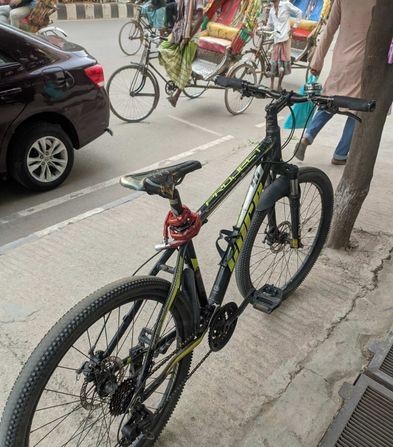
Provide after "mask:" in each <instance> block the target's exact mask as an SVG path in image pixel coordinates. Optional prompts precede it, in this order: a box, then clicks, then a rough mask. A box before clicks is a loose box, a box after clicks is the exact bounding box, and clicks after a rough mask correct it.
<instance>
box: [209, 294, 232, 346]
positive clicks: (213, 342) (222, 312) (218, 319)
mask: <svg viewBox="0 0 393 447" xmlns="http://www.w3.org/2000/svg"><path fill="white" fill-rule="evenodd" d="M237 309H238V307H237V304H236V303H233V302H231V303H227V304H225V305H224V306H222V307H221V308H220V309H219V310H218V311H217V312H216V313H215V315H214V317H213V319H212V321H211V323H210V328H209V336H208V342H209V347H210V349H211V350H212V351H215V352H216V351H219V350H220V349H222V348H223V347H224V346H225V345H226V344H227V343H228V341H229V340H230V339H231V337H232V334H233V332H234V331H235V328H236V324H237V318H236V319H235V320H234V321H233V322H232V323H231V324H229V320H230V319H231V318H232V317H233V316H234V315H235V314H236V312H237Z"/></svg>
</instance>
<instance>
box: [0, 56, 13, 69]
mask: <svg viewBox="0 0 393 447" xmlns="http://www.w3.org/2000/svg"><path fill="white" fill-rule="evenodd" d="M13 62H15V61H13V60H12V59H11V58H9V57H8V56H6V55H5V54H2V53H0V67H2V66H3V65H8V64H12V63H13Z"/></svg>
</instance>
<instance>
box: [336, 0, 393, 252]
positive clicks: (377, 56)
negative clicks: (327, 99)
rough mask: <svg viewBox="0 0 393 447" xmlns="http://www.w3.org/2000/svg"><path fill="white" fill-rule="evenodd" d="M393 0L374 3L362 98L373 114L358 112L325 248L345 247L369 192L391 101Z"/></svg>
mask: <svg viewBox="0 0 393 447" xmlns="http://www.w3.org/2000/svg"><path fill="white" fill-rule="evenodd" d="M392 12H393V0H377V1H376V5H375V6H374V9H373V14H372V21H371V25H370V28H369V30H368V34H367V43H366V50H365V59H364V66H363V72H362V97H363V98H366V99H375V100H376V101H377V107H376V109H375V111H374V112H373V113H361V114H360V115H359V116H360V118H361V119H362V124H360V125H357V126H356V129H355V132H354V136H353V139H352V144H351V150H350V152H349V155H348V160H347V164H346V166H345V169H344V172H343V176H342V178H341V181H340V183H339V185H338V187H337V190H336V195H335V205H334V213H333V221H332V225H331V230H330V235H329V239H328V244H327V245H328V247H331V248H336V249H337V248H346V247H347V246H348V245H349V239H350V236H351V233H352V229H353V226H354V224H355V221H356V219H357V217H358V214H359V212H360V209H361V207H362V205H363V202H364V200H365V198H366V197H367V194H368V192H369V189H370V183H371V180H372V177H373V173H374V165H375V161H376V158H377V154H378V149H379V144H380V141H381V136H382V131H383V127H384V124H385V121H386V116H387V113H388V110H389V107H390V106H391V105H392V101H393V65H389V64H388V63H387V60H388V51H389V47H390V43H391V41H392V36H393V18H392Z"/></svg>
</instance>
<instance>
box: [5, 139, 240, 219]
mask: <svg viewBox="0 0 393 447" xmlns="http://www.w3.org/2000/svg"><path fill="white" fill-rule="evenodd" d="M234 138H235V137H234V136H232V135H226V136H223V137H221V138H218V139H217V140H213V141H210V142H209V143H205V144H202V145H200V146H197V147H195V148H193V149H190V150H189V151H186V152H182V153H181V154H177V155H174V156H172V157H169V158H167V159H166V160H161V161H159V162H156V163H153V164H151V165H150V166H146V167H144V168H142V169H139V170H138V171H137V172H143V171H150V170H151V169H157V168H159V167H160V166H164V165H167V164H169V163H171V162H174V161H177V160H181V159H182V158H186V157H189V156H190V155H193V154H195V153H197V152H202V151H205V150H207V149H210V148H211V147H214V146H217V145H219V144H221V143H225V142H226V141H229V140H233V139H234ZM127 174H128V173H125V174H123V175H127ZM120 177H121V175H119V176H116V177H114V178H112V179H110V180H106V181H105V182H102V183H97V184H96V185H91V186H88V187H86V188H83V189H80V190H79V191H74V192H71V193H70V194H66V195H64V196H62V197H57V198H56V199H53V200H48V201H47V202H44V203H40V204H39V205H37V206H34V207H31V208H26V209H24V210H21V211H18V212H16V213H14V214H10V215H9V216H5V217H2V218H0V224H7V223H9V222H12V221H14V220H16V219H19V218H21V217H27V216H31V215H32V214H36V213H39V212H41V211H44V210H47V209H49V208H53V207H55V206H58V205H62V204H63V203H66V202H68V201H70V200H73V199H77V198H80V197H83V196H85V195H87V194H90V193H93V192H96V191H99V190H101V189H104V188H108V187H110V186H113V185H116V184H117V183H119V179H120Z"/></svg>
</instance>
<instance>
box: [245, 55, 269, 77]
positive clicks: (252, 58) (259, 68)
mask: <svg viewBox="0 0 393 447" xmlns="http://www.w3.org/2000/svg"><path fill="white" fill-rule="evenodd" d="M243 59H244V60H245V62H246V63H247V64H250V65H252V66H253V67H254V69H255V72H256V75H257V84H259V85H260V84H262V80H263V78H264V76H266V71H267V69H268V68H269V66H270V63H269V61H268V60H266V59H265V57H264V55H263V54H261V52H260V51H258V50H256V49H255V48H251V49H250V50H247V51H246V52H245V53H244V56H243Z"/></svg>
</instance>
